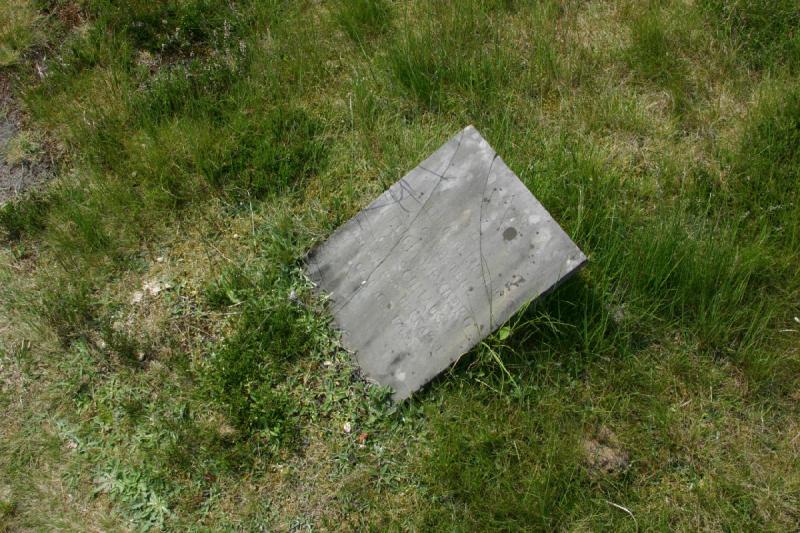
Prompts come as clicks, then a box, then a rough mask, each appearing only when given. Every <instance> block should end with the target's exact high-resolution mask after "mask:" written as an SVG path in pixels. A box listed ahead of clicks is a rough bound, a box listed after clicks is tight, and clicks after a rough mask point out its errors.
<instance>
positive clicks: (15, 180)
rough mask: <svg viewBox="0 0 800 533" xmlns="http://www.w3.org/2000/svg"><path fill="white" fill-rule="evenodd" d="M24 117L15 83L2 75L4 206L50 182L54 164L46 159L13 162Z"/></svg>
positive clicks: (0, 179)
mask: <svg viewBox="0 0 800 533" xmlns="http://www.w3.org/2000/svg"><path fill="white" fill-rule="evenodd" d="M22 121H23V115H22V113H21V112H20V110H19V107H18V106H17V105H16V102H15V101H14V97H13V95H12V94H11V84H10V83H9V81H8V80H7V79H5V78H3V77H2V76H0V205H2V204H4V203H6V202H7V201H9V200H11V199H12V198H14V197H15V196H18V195H19V194H21V193H22V192H24V191H26V190H28V189H31V188H33V187H35V186H37V185H40V184H42V183H44V182H45V181H47V180H48V179H50V177H51V173H50V165H49V164H48V163H47V162H45V161H43V160H42V158H38V157H32V158H23V159H21V160H10V159H9V157H8V152H9V147H10V143H12V142H13V141H14V139H15V138H16V137H17V135H18V134H19V132H20V131H21V130H22Z"/></svg>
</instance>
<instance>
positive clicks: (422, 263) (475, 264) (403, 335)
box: [307, 126, 586, 400]
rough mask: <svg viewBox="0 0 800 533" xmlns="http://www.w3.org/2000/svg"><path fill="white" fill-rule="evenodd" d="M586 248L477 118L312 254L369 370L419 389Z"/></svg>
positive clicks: (399, 393)
mask: <svg viewBox="0 0 800 533" xmlns="http://www.w3.org/2000/svg"><path fill="white" fill-rule="evenodd" d="M585 261H586V257H585V256H584V255H583V253H581V251H580V250H579V249H578V247H577V246H576V245H575V244H574V243H573V242H572V241H571V240H570V238H569V237H568V236H567V234H566V233H564V231H563V230H562V229H561V228H560V227H559V226H558V224H557V223H556V222H555V221H554V220H553V218H552V217H551V216H550V214H549V213H548V212H547V211H546V210H545V209H544V207H542V205H541V204H540V203H539V202H538V201H537V200H536V198H534V196H533V195H532V194H531V193H530V191H529V190H528V189H527V188H526V187H525V185H523V184H522V182H521V181H520V180H519V179H518V178H517V176H516V175H515V174H514V173H513V172H512V171H511V170H510V169H509V168H508V167H507V166H506V165H505V163H503V160H502V159H501V158H500V157H499V156H498V155H497V153H496V152H495V151H494V150H493V149H492V147H491V146H489V143H487V142H486V141H485V140H484V139H483V137H481V135H480V134H479V133H478V131H477V130H476V129H475V128H473V127H472V126H468V127H467V128H465V129H464V130H462V131H461V132H460V133H459V134H458V135H456V136H455V137H453V138H452V139H451V140H450V141H448V142H447V143H446V144H445V145H444V146H442V147H441V148H440V149H438V150H437V151H436V152H434V153H433V155H431V156H430V157H429V158H428V159H426V160H425V161H423V162H422V163H421V164H420V165H419V166H418V167H417V168H415V169H414V170H412V171H411V172H409V173H408V175H406V176H405V177H404V178H402V179H401V180H400V181H398V182H397V183H395V184H394V185H392V186H391V187H390V188H389V189H388V190H387V191H386V192H384V193H383V194H382V195H381V196H380V197H378V199H376V200H375V201H374V202H372V204H370V205H369V206H368V207H366V208H365V209H364V210H363V211H361V212H360V213H358V214H357V215H356V216H355V217H354V218H352V219H351V220H350V221H348V222H347V223H346V224H344V225H343V226H341V227H340V228H339V229H338V230H336V232H335V233H334V234H333V235H332V236H331V237H330V238H329V239H328V240H327V241H326V242H325V243H323V244H321V245H320V246H318V247H316V248H315V249H314V250H312V251H311V253H310V254H309V256H308V261H307V268H308V274H309V276H310V277H311V279H312V280H313V281H314V282H315V283H316V284H317V286H318V288H319V289H320V290H321V291H323V292H325V293H329V294H330V298H331V310H332V312H333V317H334V322H335V324H336V326H337V327H338V328H339V329H340V330H341V331H342V341H343V343H344V345H345V347H346V348H347V349H349V350H351V351H353V352H354V353H355V354H356V359H357V361H358V364H359V365H360V366H361V368H362V369H363V371H364V373H365V374H366V375H367V376H369V377H370V378H372V379H374V380H376V381H377V382H379V383H381V384H383V385H389V386H391V387H392V388H393V389H394V391H395V392H394V398H395V399H396V400H401V399H404V398H407V397H408V396H410V395H411V394H412V393H413V392H414V391H416V390H417V389H419V388H420V387H421V386H423V385H424V384H425V383H427V382H428V381H429V380H431V379H432V378H433V377H435V376H436V375H437V374H439V373H440V372H441V371H442V370H444V369H446V368H447V367H448V366H449V365H450V364H452V363H453V362H454V361H455V360H457V359H458V358H459V357H460V356H461V355H462V354H464V353H465V352H467V351H468V350H469V349H470V348H472V347H473V346H475V345H476V344H477V343H478V342H480V341H481V340H482V339H483V338H484V337H486V336H487V335H489V334H490V333H491V332H492V331H494V330H495V329H497V328H498V327H500V326H501V325H502V324H503V323H504V322H505V321H506V320H508V318H509V317H511V315H512V314H513V313H514V312H515V311H517V310H518V309H519V308H520V306H522V305H523V304H525V303H526V302H529V301H531V300H533V299H535V298H536V297H538V296H539V295H541V294H542V293H544V292H545V291H547V290H548V289H551V288H553V287H554V286H555V285H556V284H558V283H559V282H560V281H561V280H563V279H564V278H565V277H567V276H569V275H570V274H571V273H573V272H575V271H576V269H578V268H579V267H580V266H581V265H582V264H583V263H584V262H585Z"/></svg>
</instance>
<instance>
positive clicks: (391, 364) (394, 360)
mask: <svg viewBox="0 0 800 533" xmlns="http://www.w3.org/2000/svg"><path fill="white" fill-rule="evenodd" d="M409 355H410V354H409V353H408V352H400V353H399V354H397V355H395V356H394V357H392V360H391V361H390V362H389V367H390V368H393V367H396V366H397V365H399V364H400V363H402V362H403V360H404V359H405V358H406V357H408V356H409Z"/></svg>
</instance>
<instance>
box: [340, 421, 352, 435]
mask: <svg viewBox="0 0 800 533" xmlns="http://www.w3.org/2000/svg"><path fill="white" fill-rule="evenodd" d="M342 429H344V432H345V433H350V432H351V431H353V426H351V425H350V422H345V423H344V426H343V427H342Z"/></svg>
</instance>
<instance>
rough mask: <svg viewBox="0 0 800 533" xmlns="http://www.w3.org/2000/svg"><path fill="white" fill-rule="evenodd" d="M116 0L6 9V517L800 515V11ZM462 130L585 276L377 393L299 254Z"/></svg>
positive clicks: (765, 518)
mask: <svg viewBox="0 0 800 533" xmlns="http://www.w3.org/2000/svg"><path fill="white" fill-rule="evenodd" d="M129 4H130V5H126V8H125V9H122V8H121V7H119V6H117V5H116V4H115V3H113V2H100V1H97V2H95V1H90V2H80V3H71V2H60V3H58V4H57V5H52V6H51V5H48V6H45V5H43V4H42V5H40V4H38V3H37V4H34V3H30V2H24V1H23V2H17V3H16V4H14V5H15V8H14V11H13V12H12V11H10V12H9V13H12V14H14V17H11V16H9V14H8V13H5V12H2V11H0V14H2V15H0V20H3V22H4V26H3V30H2V32H0V37H1V38H0V43H2V44H0V49H2V50H4V51H6V50H12V51H14V52H13V61H4V67H3V68H4V69H5V70H3V75H4V76H5V75H7V76H8V79H9V80H11V82H12V83H13V89H14V96H15V102H16V105H18V106H20V107H21V109H22V110H23V111H24V113H25V115H26V120H25V122H24V123H25V124H26V129H25V130H24V131H22V132H21V133H20V135H19V137H18V139H19V140H20V141H19V142H18V144H17V145H15V146H12V148H13V150H12V151H11V155H12V156H14V154H20V155H19V156H20V157H22V156H23V155H25V154H29V153H31V152H38V151H42V150H46V151H52V152H53V154H52V155H53V156H54V158H55V159H56V160H57V161H58V163H57V165H56V168H55V172H56V175H57V176H56V178H55V179H54V180H53V181H52V182H50V183H49V184H48V185H47V186H46V187H41V188H39V189H37V190H35V191H32V192H30V193H28V194H27V195H25V196H22V197H19V198H17V199H15V200H14V201H12V202H9V203H7V204H5V205H4V206H0V238H1V239H2V248H1V250H2V251H1V252H0V378H2V380H1V381H0V409H2V410H3V412H4V415H5V416H4V418H3V419H2V422H0V437H2V438H0V473H2V475H0V528H5V529H8V530H29V529H35V530H38V529H45V530H49V529H59V530H60V529H66V530H81V531H84V530H128V529H131V530H219V529H222V530H227V529H243V530H251V529H258V528H266V529H270V530H273V529H274V530H292V529H300V528H315V529H321V530H361V529H389V530H447V531H475V530H554V529H558V530H607V529H613V530H631V531H635V530H651V529H677V530H713V531H717V530H731V531H738V530H743V529H754V530H767V531H782V530H787V529H792V528H793V527H795V526H796V524H797V523H798V520H800V516H798V512H797V509H798V508H800V502H799V501H798V494H800V477H798V475H797V472H798V471H800V469H798V466H800V465H798V463H797V457H798V455H797V447H798V446H800V439H798V438H797V435H798V434H799V433H800V426H798V423H797V417H798V407H797V400H798V386H799V385H800V382H798V376H800V353H798V351H797V346H798V343H797V335H798V330H800V326H798V320H800V319H798V318H797V317H798V316H800V307H798V302H800V272H799V271H798V264H800V262H799V261H798V231H799V228H800V223H799V222H798V221H799V220H800V217H799V216H798V183H800V180H798V179H797V178H798V175H797V168H799V167H800V164H799V163H800V162H798V151H797V146H798V141H799V140H800V139H798V138H797V132H798V120H800V107H799V106H798V102H800V97H798V94H800V86H798V83H797V79H796V76H795V74H796V61H795V58H794V55H796V54H794V52H795V48H796V46H795V45H796V40H797V39H796V37H797V35H796V32H794V30H793V26H792V21H793V20H795V19H796V17H797V10H796V6H795V5H794V4H793V3H792V2H783V3H781V2H777V3H771V2H770V3H767V2H722V1H704V2H695V3H686V2H680V1H665V2H649V3H645V4H642V3H635V2H622V1H621V2H593V1H590V2H539V3H535V4H530V3H525V2H505V1H498V2H459V3H458V5H456V4H450V3H424V2H408V3H397V2H366V1H364V2H362V1H358V2H338V1H335V2H322V3H319V2H242V3H237V4H235V5H234V4H230V3H228V2H217V1H213V0H204V1H190V2H156V3H153V2H135V3H129ZM0 9H2V8H0ZM16 13H20V14H22V15H24V16H22V15H19V16H18V15H16ZM8 21H10V22H8ZM795 26H796V25H795ZM30 28H37V29H38V30H39V31H41V34H39V33H35V32H34V33H32V32H31V31H30ZM23 37H24V38H23ZM3 53H5V52H3ZM8 57H11V56H8ZM41 73H45V75H44V77H42V75H41ZM468 123H472V124H475V125H476V127H477V128H478V129H479V130H480V131H481V132H482V133H483V134H484V135H485V136H486V137H487V139H488V140H489V141H490V142H491V143H492V144H493V146H494V147H495V148H496V149H497V150H498V151H499V152H500V153H501V154H502V155H503V157H504V160H506V162H507V163H508V164H509V166H510V167H511V168H512V169H514V170H515V171H516V172H517V174H518V175H519V176H520V178H521V179H522V180H523V181H524V182H525V183H526V184H527V185H528V187H529V188H530V189H531V190H532V191H533V193H534V194H535V195H536V196H537V198H539V199H540V200H541V201H542V203H543V204H544V205H545V206H547V208H548V210H550V212H551V213H553V215H554V216H555V218H556V219H557V220H558V221H559V223H560V224H561V225H562V226H563V227H564V228H565V229H566V230H567V232H568V233H569V234H570V235H571V236H572V237H573V238H574V240H575V241H576V242H577V243H578V244H579V246H580V247H581V248H582V249H583V250H584V251H585V252H587V254H588V255H589V257H590V261H589V264H588V265H587V267H586V268H585V269H584V270H583V271H582V273H581V274H580V275H579V276H578V277H577V278H575V279H573V280H571V281H569V282H568V283H566V284H565V285H563V286H562V287H560V288H559V289H558V290H557V291H555V292H554V293H552V294H550V295H548V296H547V297H545V298H544V299H543V300H542V301H540V302H538V303H537V304H536V305H532V306H529V307H528V308H526V309H524V310H522V311H520V312H519V313H517V314H516V315H515V316H514V317H513V318H512V319H511V320H510V321H509V323H507V324H506V325H505V326H504V327H503V328H502V329H501V330H500V331H499V332H498V333H496V334H495V335H493V336H491V337H489V338H488V339H486V341H485V342H484V343H482V344H481V345H480V346H478V347H476V348H475V349H474V350H473V351H471V352H470V353H468V354H465V355H464V356H463V357H462V358H461V360H460V361H459V362H458V363H456V364H455V365H454V366H453V367H452V368H451V369H449V370H448V371H447V372H446V373H445V374H443V375H442V376H440V377H439V378H437V379H436V380H435V381H434V382H433V383H432V384H431V385H430V386H428V387H427V388H426V389H425V390H424V391H422V392H420V393H419V394H417V395H416V396H415V397H414V398H413V399H412V400H410V401H408V402H405V403H403V404H401V405H393V404H391V403H390V402H389V401H388V397H387V393H388V391H386V390H382V389H380V388H376V387H372V386H370V385H369V384H367V383H365V382H364V380H363V379H361V377H360V376H359V375H358V372H357V369H356V368H355V367H354V365H353V363H352V360H351V356H350V354H348V353H346V352H345V351H344V350H343V349H342V348H341V347H340V346H339V342H338V338H337V335H336V333H335V332H334V331H333V330H332V329H331V327H330V323H329V318H328V315H327V313H326V312H325V304H324V302H322V301H320V300H318V299H317V298H315V297H314V296H313V294H312V291H311V290H310V287H309V283H308V281H307V280H306V279H305V278H304V276H303V274H302V261H303V257H304V256H305V254H306V253H307V251H308V250H309V249H310V248H311V247H312V246H313V245H314V244H315V243H318V242H320V241H322V240H324V239H325V238H326V237H327V236H328V235H330V234H331V233H332V232H333V230H335V228H336V227H338V225H340V224H341V223H343V222H344V221H346V220H347V219H348V218H349V217H351V216H352V215H353V214H355V213H356V212H357V211H358V210H359V209H360V208H361V207H363V206H364V205H366V204H367V203H368V202H369V201H370V200H371V199H373V198H374V197H375V196H376V195H377V194H379V193H381V192H382V191H383V190H384V189H385V188H386V187H387V186H388V185H389V184H391V183H393V182H394V181H396V180H397V179H398V178H399V177H400V176H402V175H403V174H404V173H405V172H406V171H407V170H408V169H410V168H412V167H413V166H414V165H415V164H417V163H418V162H419V160H420V159H421V158H422V157H423V156H425V155H426V154H428V153H430V152H431V151H432V150H434V149H435V148H436V147H438V146H439V145H440V144H441V143H442V142H443V141H444V140H446V139H447V138H449V137H450V136H451V135H452V134H453V133H454V132H455V131H458V130H459V129H460V128H462V127H463V126H464V125H466V124H468Z"/></svg>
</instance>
